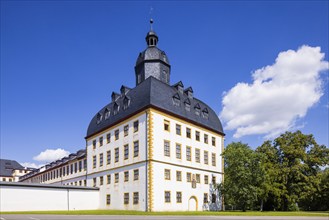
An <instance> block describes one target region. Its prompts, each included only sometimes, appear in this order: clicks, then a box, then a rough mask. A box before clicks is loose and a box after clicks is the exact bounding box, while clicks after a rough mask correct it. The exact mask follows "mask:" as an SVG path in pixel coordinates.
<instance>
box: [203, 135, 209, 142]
mask: <svg viewBox="0 0 329 220" xmlns="http://www.w3.org/2000/svg"><path fill="white" fill-rule="evenodd" d="M203 140H204V143H205V144H208V135H207V134H204V136H203Z"/></svg>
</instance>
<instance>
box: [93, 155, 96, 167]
mask: <svg viewBox="0 0 329 220" xmlns="http://www.w3.org/2000/svg"><path fill="white" fill-rule="evenodd" d="M93 168H94V169H95V168H96V156H93Z"/></svg>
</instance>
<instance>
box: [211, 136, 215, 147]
mask: <svg viewBox="0 0 329 220" xmlns="http://www.w3.org/2000/svg"><path fill="white" fill-rule="evenodd" d="M211 144H212V146H214V147H216V138H215V137H212V138H211Z"/></svg>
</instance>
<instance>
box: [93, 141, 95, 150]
mask: <svg viewBox="0 0 329 220" xmlns="http://www.w3.org/2000/svg"><path fill="white" fill-rule="evenodd" d="M93 149H96V140H93Z"/></svg>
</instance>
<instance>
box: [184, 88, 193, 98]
mask: <svg viewBox="0 0 329 220" xmlns="http://www.w3.org/2000/svg"><path fill="white" fill-rule="evenodd" d="M184 93H185V94H186V95H187V97H188V98H189V99H193V89H192V87H191V86H190V87H188V88H187V89H185V90H184Z"/></svg>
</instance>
